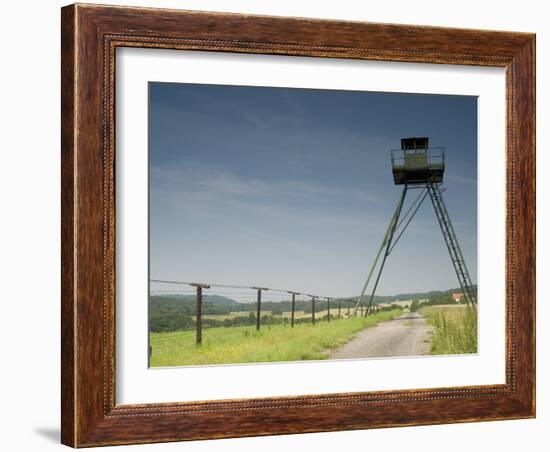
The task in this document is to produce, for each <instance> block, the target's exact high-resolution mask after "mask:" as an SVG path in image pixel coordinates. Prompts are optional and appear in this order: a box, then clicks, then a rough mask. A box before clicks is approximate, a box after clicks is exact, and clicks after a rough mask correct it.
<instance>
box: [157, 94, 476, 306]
mask: <svg viewBox="0 0 550 452" xmlns="http://www.w3.org/2000/svg"><path fill="white" fill-rule="evenodd" d="M149 99H150V107H149V108H150V110H149V179H150V187H149V190H150V200H149V202H150V205H149V211H150V242H149V246H150V275H151V278H153V279H178V280H183V281H203V282H216V283H224V284H239V285H241V284H242V285H259V286H268V287H280V288H285V289H292V290H297V291H303V292H308V293H316V294H322V295H325V296H335V297H337V296H351V295H357V294H358V293H359V292H360V290H361V287H362V285H363V282H364V280H365V277H366V274H367V272H368V270H369V267H370V264H371V262H372V260H373V258H374V255H375V253H376V251H377V249H378V246H379V245H380V241H381V240H382V236H383V234H384V231H385V229H386V227H387V224H388V222H389V220H390V217H391V215H392V212H393V209H394V208H395V204H396V203H397V200H398V197H399V195H400V191H401V187H399V186H395V185H394V184H393V179H392V174H391V164H390V149H395V148H399V146H400V141H399V140H400V138H402V137H408V136H428V137H429V138H430V144H431V145H432V146H445V148H446V164H447V166H446V171H445V177H444V181H445V187H446V191H445V193H444V197H445V201H446V203H447V207H448V209H449V213H450V216H451V219H452V220H453V224H454V227H455V231H456V233H457V236H458V240H459V243H460V245H461V246H462V250H463V253H464V257H465V259H466V262H467V265H468V268H469V270H470V273H471V276H472V280H473V281H474V282H476V281H477V277H476V273H477V257H476V249H477V228H476V223H477V217H476V209H477V199H476V198H477V157H476V155H477V98H476V97H472V96H442V95H416V94H392V93H371V92H357V91H336V90H311V89H291V88H269V87H238V86H219V85H194V84H168V83H150V84H149ZM414 196H416V192H412V196H411V195H409V197H408V199H409V203H410V202H412V199H413V198H414ZM406 207H407V205H406V206H405V208H406ZM457 286H458V282H457V280H456V275H455V274H454V271H453V268H452V265H451V261H450V258H449V255H448V252H447V249H446V247H445V244H444V241H443V237H442V235H441V232H440V230H439V225H438V224H437V220H436V218H435V215H434V213H433V209H432V206H431V203H430V202H429V199H427V200H426V201H425V202H424V204H423V206H422V208H421V209H420V210H419V212H418V214H417V216H416V217H415V219H414V220H413V222H412V223H411V224H410V226H409V229H408V230H407V231H406V232H405V234H404V236H403V237H402V239H401V241H400V242H399V244H398V245H397V246H396V248H395V249H394V251H393V252H392V254H391V255H390V256H389V258H388V261H387V264H386V268H385V270H384V273H383V275H382V278H381V281H380V284H379V290H378V293H379V294H382V295H391V294H398V293H403V292H414V291H428V290H433V289H448V288H451V287H457Z"/></svg>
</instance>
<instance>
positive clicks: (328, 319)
mask: <svg viewBox="0 0 550 452" xmlns="http://www.w3.org/2000/svg"><path fill="white" fill-rule="evenodd" d="M327 311H328V314H327V322H330V298H328V297H327Z"/></svg>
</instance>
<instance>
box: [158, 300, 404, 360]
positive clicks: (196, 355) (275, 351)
mask: <svg viewBox="0 0 550 452" xmlns="http://www.w3.org/2000/svg"><path fill="white" fill-rule="evenodd" d="M331 313H332V309H331ZM399 314H401V311H400V310H394V311H387V312H379V313H376V314H372V315H370V316H369V317H367V318H364V317H353V318H351V319H343V320H333V321H331V322H326V321H325V322H317V323H316V324H315V325H311V324H298V325H296V326H295V327H294V328H291V327H290V326H289V325H271V326H269V325H264V326H262V328H261V330H260V331H256V329H255V327H253V326H240V327H230V328H224V327H220V328H208V329H204V330H203V343H202V345H201V346H198V345H196V344H195V332H194V331H176V332H171V333H150V343H151V346H152V353H151V362H150V365H151V367H164V366H186V365H200V364H232V363H260V362H276V361H297V360H314V359H326V358H327V357H328V355H327V353H326V352H327V350H328V349H331V348H335V347H339V346H341V345H343V344H344V343H346V342H347V341H349V340H350V339H351V338H352V337H353V336H354V334H355V333H357V332H358V331H360V330H362V329H364V328H368V327H371V326H374V325H376V324H377V323H379V322H381V321H386V320H390V319H392V318H394V317H395V316H397V315H399Z"/></svg>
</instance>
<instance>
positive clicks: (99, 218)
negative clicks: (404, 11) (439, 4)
mask: <svg viewBox="0 0 550 452" xmlns="http://www.w3.org/2000/svg"><path fill="white" fill-rule="evenodd" d="M61 37H62V63H61V64H62V68H61V69H62V101H61V103H62V134H61V135H62V140H61V142H62V144H61V147H62V149H61V155H62V168H61V170H62V312H61V316H62V327H61V330H62V331H61V332H62V345H61V354H62V355H61V356H62V360H61V363H62V364H61V386H62V402H61V405H62V423H61V426H62V429H61V437H62V442H63V443H64V444H67V445H70V446H74V447H84V446H98V445H109V444H128V443H148V442H160V441H179V440H192V439H207V438H227V437H236V436H253V435H273V434H284V433H302V432H319V431H334V430H350V429H365V428H377V427H391V426H403V425H422V424H441V423H450V422H469V421H485V420H497V419H519V418H530V417H534V416H535V35H534V34H528V33H510V32H495V31H481V30H463V29H449V28H437V27H418V26H408V25H387V24H375V23H357V22H339V21H328V20H313V19H297V18H280V17H263V16H247V15H237V14H218V13H204V12H190V11H175V10H162V9H146V8H126V7H109V6H99V5H80V4H77V5H71V6H67V7H65V8H63V9H62V25H61ZM117 47H149V48H167V49H182V50H183V49H184V50H202V51H205V50H208V51H216V52H241V53H262V54H278V55H301V56H312V57H329V58H353V59H363V60H386V61H398V62H419V63H440V64H461V65H475V66H498V67H503V68H505V69H506V108H507V119H506V136H507V140H506V193H507V195H506V196H507V199H506V275H505V277H506V383H505V384H503V385H491V386H472V387H453V388H442V389H441V388H440V389H421V390H402V391H383V392H360V393H346V394H325V395H323V394H321V395H315V396H300V397H277V398H263V399H242V400H223V401H214V402H198V403H197V402H174V403H164V404H147V405H124V406H121V405H117V404H116V403H115V383H114V380H115V358H114V356H115V353H114V352H115V350H114V347H115V343H114V337H115V336H114V334H115V248H114V243H115V228H114V225H115V204H114V199H115V173H114V159H115V136H114V127H115V123H114V121H115V116H114V112H115V110H114V99H115V96H114V87H115V83H114V82H115V80H114V77H115V71H114V68H115V64H116V59H115V50H116V48H117ZM503 94H504V93H503ZM500 151H504V150H495V152H500Z"/></svg>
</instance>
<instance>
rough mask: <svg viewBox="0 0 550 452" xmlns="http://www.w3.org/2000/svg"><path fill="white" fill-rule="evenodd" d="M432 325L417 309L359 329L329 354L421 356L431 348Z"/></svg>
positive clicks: (349, 356) (356, 356)
mask: <svg viewBox="0 0 550 452" xmlns="http://www.w3.org/2000/svg"><path fill="white" fill-rule="evenodd" d="M431 330H432V327H431V326H429V325H427V324H426V320H425V318H424V317H422V316H421V315H420V314H418V313H417V312H407V313H405V314H403V315H401V316H400V317H397V318H395V319H393V320H390V321H388V322H381V323H379V324H378V325H377V326H375V327H373V328H367V329H365V330H362V331H360V332H359V333H357V335H356V336H355V337H354V338H353V339H351V340H350V341H349V342H348V343H347V344H345V345H343V346H342V347H340V348H338V349H335V350H333V351H332V352H331V353H330V358H335V359H346V358H374V357H384V356H418V355H427V354H428V353H429V351H430V342H431V336H430V331H431Z"/></svg>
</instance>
